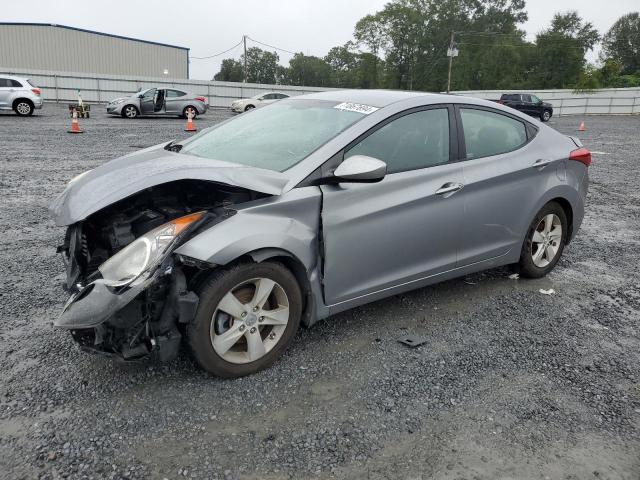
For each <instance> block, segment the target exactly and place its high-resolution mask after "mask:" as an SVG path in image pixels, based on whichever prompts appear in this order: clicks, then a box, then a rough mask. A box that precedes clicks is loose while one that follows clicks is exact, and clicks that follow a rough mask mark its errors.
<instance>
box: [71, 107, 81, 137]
mask: <svg viewBox="0 0 640 480" xmlns="http://www.w3.org/2000/svg"><path fill="white" fill-rule="evenodd" d="M69 133H83V132H82V130H80V124H79V123H78V112H77V111H76V109H75V108H74V109H73V114H72V115H71V130H69Z"/></svg>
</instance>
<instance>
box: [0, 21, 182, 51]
mask: <svg viewBox="0 0 640 480" xmlns="http://www.w3.org/2000/svg"><path fill="white" fill-rule="evenodd" d="M2 25H23V26H29V27H58V28H66V29H68V30H76V31H78V32H84V33H94V34H96V35H104V36H105V37H111V38H120V39H122V40H131V41H133V42H142V43H149V44H151V45H159V46H161V47H169V48H179V49H180V50H186V51H187V52H188V51H189V50H190V49H189V48H187V47H179V46H177V45H169V44H168V43H160V42H152V41H151V40H141V39H139V38H132V37H125V36H123V35H114V34H113V33H104V32H96V31H95V30H87V29H85V28H78V27H69V26H68V25H60V24H59V23H32V22H0V26H2Z"/></svg>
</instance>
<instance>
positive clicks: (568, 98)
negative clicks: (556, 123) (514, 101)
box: [453, 88, 640, 116]
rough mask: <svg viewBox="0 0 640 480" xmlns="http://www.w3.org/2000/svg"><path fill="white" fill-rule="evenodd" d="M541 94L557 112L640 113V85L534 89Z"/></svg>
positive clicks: (493, 94)
mask: <svg viewBox="0 0 640 480" xmlns="http://www.w3.org/2000/svg"><path fill="white" fill-rule="evenodd" d="M453 93H455V94H456V95H468V96H470V97H477V98H486V99H493V100H495V99H499V98H500V95H502V94H503V93H520V92H519V91H516V90H481V91H466V92H453ZM527 93H532V94H534V95H537V96H538V97H539V98H541V99H542V100H544V101H545V102H549V103H550V104H552V105H553V114H554V115H558V116H559V115H632V114H640V88H604V89H600V90H595V91H593V92H591V93H574V91H573V90H534V91H529V90H527Z"/></svg>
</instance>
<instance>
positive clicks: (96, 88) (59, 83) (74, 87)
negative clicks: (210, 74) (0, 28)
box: [0, 67, 330, 107]
mask: <svg viewBox="0 0 640 480" xmlns="http://www.w3.org/2000/svg"><path fill="white" fill-rule="evenodd" d="M0 74H5V75H15V76H18V77H26V78H29V79H31V83H33V84H34V85H36V86H38V87H39V88H40V89H41V90H42V95H43V97H44V99H45V100H47V101H55V102H66V101H75V100H77V98H78V90H80V92H81V93H82V99H83V100H84V101H87V102H94V103H106V102H108V101H109V100H112V99H114V98H118V97H124V96H129V95H131V94H133V93H135V92H137V91H138V90H140V89H144V88H149V87H155V86H163V87H166V88H170V87H175V88H178V89H182V90H186V91H188V92H191V93H194V94H196V95H201V96H203V97H206V98H207V99H208V101H209V105H211V106H212V107H228V106H230V105H231V102H233V101H234V100H237V99H239V98H247V97H252V96H254V95H258V94H260V93H264V92H280V93H285V94H287V95H290V96H294V95H303V94H305V93H312V92H320V91H324V90H330V89H328V88H316V87H294V86H288V85H262V84H257V83H236V82H216V81H210V82H208V81H206V80H185V79H171V78H152V77H126V78H125V77H122V76H118V75H103V74H91V73H75V72H50V71H45V70H25V69H18V68H6V67H0Z"/></svg>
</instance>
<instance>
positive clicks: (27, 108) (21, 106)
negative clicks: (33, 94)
mask: <svg viewBox="0 0 640 480" xmlns="http://www.w3.org/2000/svg"><path fill="white" fill-rule="evenodd" d="M13 111H14V112H16V114H18V115H20V116H21V117H28V116H31V115H33V103H31V102H30V101H29V100H18V101H16V103H15V104H14V105H13Z"/></svg>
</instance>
